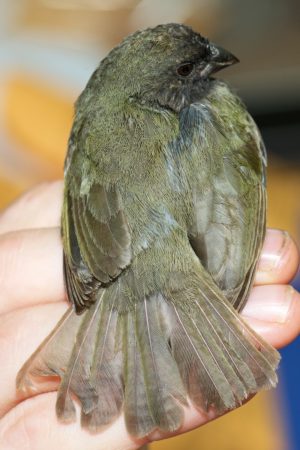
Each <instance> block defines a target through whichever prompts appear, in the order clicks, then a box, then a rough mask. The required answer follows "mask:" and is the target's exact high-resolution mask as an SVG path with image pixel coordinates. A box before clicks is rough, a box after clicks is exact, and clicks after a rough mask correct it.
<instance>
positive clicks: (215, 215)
mask: <svg viewBox="0 0 300 450" xmlns="http://www.w3.org/2000/svg"><path fill="white" fill-rule="evenodd" d="M241 133H242V134H241V139H230V137H229V139H228V138H226V133H224V134H223V138H222V136H221V135H220V136H221V137H220V140H219V142H220V145H223V146H224V145H225V146H226V145H227V146H228V151H222V152H220V153H219V155H220V154H221V155H222V156H221V157H220V159H221V160H218V161H217V163H216V166H217V168H215V172H214V176H213V177H212V179H211V180H210V184H209V188H208V189H206V190H204V191H203V189H202V187H201V185H199V186H197V185H196V186H194V188H193V189H194V190H193V198H194V200H193V201H194V208H195V214H194V220H193V221H192V224H191V226H190V229H189V238H190V243H191V245H192V247H193V249H194V251H195V253H196V254H197V255H198V257H199V258H200V260H201V262H202V264H203V265H204V266H205V268H206V269H207V270H208V271H209V272H210V274H211V275H212V276H213V278H214V280H215V282H216V283H217V285H218V286H219V287H220V288H221V289H222V290H223V292H224V293H225V295H226V297H227V298H228V300H229V301H230V302H231V303H232V304H233V305H234V307H235V308H236V309H238V310H240V309H241V308H242V307H243V305H244V303H245V301H246V300H247V295H248V293H249V289H250V287H251V285H252V281H253V277H254V273H255V268H256V263H257V260H258V257H259V252H260V250H261V246H262V243H263V239H264V235H265V216H266V190H265V185H264V178H265V175H264V172H265V165H266V158H265V150H264V146H263V143H262V140H261V137H260V134H259V132H258V130H257V127H256V125H255V123H254V121H253V120H252V118H251V117H250V116H248V115H245V125H244V127H243V130H242V131H241ZM226 141H227V144H226ZM233 142H235V144H233V145H236V143H237V142H239V145H237V146H236V148H230V145H231V143H233ZM199 145H200V144H199Z"/></svg>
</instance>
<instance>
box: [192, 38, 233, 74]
mask: <svg viewBox="0 0 300 450" xmlns="http://www.w3.org/2000/svg"><path fill="white" fill-rule="evenodd" d="M238 62H239V60H238V58H236V57H235V56H234V55H233V54H232V53H230V52H228V51H227V50H225V49H224V48H222V47H218V46H217V45H215V44H210V56H209V57H208V59H207V62H206V64H205V66H204V67H203V69H202V70H201V76H203V77H208V76H210V75H212V74H213V73H215V72H218V71H219V70H221V69H224V68H225V67H228V66H232V65H233V64H236V63H238Z"/></svg>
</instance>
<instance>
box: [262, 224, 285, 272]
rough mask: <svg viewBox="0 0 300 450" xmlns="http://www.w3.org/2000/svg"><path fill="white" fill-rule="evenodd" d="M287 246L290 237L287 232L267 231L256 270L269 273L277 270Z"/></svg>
mask: <svg viewBox="0 0 300 450" xmlns="http://www.w3.org/2000/svg"><path fill="white" fill-rule="evenodd" d="M289 245H290V236H289V233H288V232H287V231H282V230H275V229H269V230H268V232H267V234H266V238H265V242H264V245H263V249H262V252H261V257H260V260H259V263H258V270H259V271H261V272H270V271H274V270H276V269H278V268H279V266H280V265H281V262H282V260H283V259H284V255H285V253H286V252H287V249H288V247H289Z"/></svg>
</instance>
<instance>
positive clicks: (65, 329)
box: [16, 307, 83, 393]
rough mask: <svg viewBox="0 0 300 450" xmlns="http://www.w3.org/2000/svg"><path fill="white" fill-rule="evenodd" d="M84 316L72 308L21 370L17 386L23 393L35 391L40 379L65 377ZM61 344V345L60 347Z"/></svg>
mask: <svg viewBox="0 0 300 450" xmlns="http://www.w3.org/2000/svg"><path fill="white" fill-rule="evenodd" d="M82 321H83V316H78V315H76V314H75V313H74V311H73V308H72V307H70V308H69V309H68V310H67V311H66V312H65V314H64V315H63V316H62V318H61V319H60V321H59V322H58V324H57V325H56V327H55V328H54V329H53V331H52V332H51V333H50V334H49V336H47V338H46V339H45V340H44V341H43V342H42V343H41V345H40V346H39V347H38V348H37V349H36V351H35V352H34V353H33V354H32V355H31V357H30V358H29V359H28V360H27V361H26V362H25V364H24V365H23V367H22V368H21V369H20V371H19V373H18V375H17V380H16V386H17V389H18V390H20V391H23V392H24V393H25V392H26V391H34V390H37V388H38V386H39V384H40V383H39V381H41V382H43V384H44V383H45V382H44V380H39V377H42V376H43V377H52V376H56V377H63V375H64V373H65V371H66V370H67V366H68V361H69V358H70V355H71V352H72V348H73V344H74V342H75V340H76V335H77V332H78V328H79V327H80V325H81V323H82ZM58 343H59V345H58Z"/></svg>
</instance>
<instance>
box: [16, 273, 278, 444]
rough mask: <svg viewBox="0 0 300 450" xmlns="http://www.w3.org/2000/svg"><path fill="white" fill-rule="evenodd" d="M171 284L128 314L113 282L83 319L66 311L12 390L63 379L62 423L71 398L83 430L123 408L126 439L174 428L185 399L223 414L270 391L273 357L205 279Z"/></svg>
mask: <svg viewBox="0 0 300 450" xmlns="http://www.w3.org/2000/svg"><path fill="white" fill-rule="evenodd" d="M170 284H171V286H172V288H169V289H168V290H166V291H165V292H164V291H162V292H160V293H157V294H153V295H151V296H148V297H145V298H143V299H140V300H138V301H136V303H134V302H131V303H130V306H128V307H126V305H129V301H127V299H126V298H125V297H126V290H124V289H121V287H120V289H119V288H116V285H114V286H111V287H108V288H107V289H104V290H101V291H100V292H99V299H98V301H97V302H96V303H95V304H93V305H92V306H91V308H90V309H89V310H87V311H85V312H84V313H83V314H82V315H80V316H77V315H76V314H75V312H74V311H73V310H72V308H70V309H69V310H68V311H67V312H66V314H65V315H64V317H63V318H62V319H61V321H60V322H59V324H58V325H57V326H56V328H55V330H54V331H53V332H52V333H51V334H50V335H49V337H48V338H47V339H46V340H45V341H44V343H43V344H42V345H41V346H40V347H39V349H38V350H37V351H36V352H35V353H34V354H33V356H32V357H31V358H30V359H29V360H28V362H27V363H25V365H24V366H23V368H22V369H21V371H20V372H19V375H18V379H17V385H18V387H19V388H25V387H26V386H28V387H30V388H33V387H34V383H35V381H36V379H37V376H41V375H45V376H49V375H50V376H51V375H56V376H59V377H60V378H61V385H60V387H59V391H58V398H57V407H56V410H57V415H58V417H59V418H60V419H62V420H64V421H70V420H73V419H74V418H75V408H74V404H73V397H74V396H75V397H77V399H78V400H79V401H80V403H81V423H82V426H83V427H85V428H88V429H90V430H92V431H95V430H99V429H100V428H101V427H103V426H104V425H106V424H109V423H111V422H112V421H113V420H114V419H115V418H116V417H117V416H118V415H119V414H120V413H121V411H122V410H123V411H124V414H125V421H126V426H127V429H128V431H129V433H130V434H131V435H133V436H137V437H143V436H145V435H148V434H149V433H151V432H152V431H153V430H155V429H160V430H163V431H174V430H176V429H178V428H179V427H180V425H181V424H182V420H183V408H182V405H187V402H188V399H190V400H191V402H192V403H193V404H194V405H195V406H196V407H197V408H198V409H199V410H201V411H202V412H204V413H205V412H207V411H209V410H210V409H213V410H214V411H215V413H216V414H220V413H222V412H224V411H226V410H229V409H232V408H234V407H236V406H238V405H240V404H241V403H242V401H243V400H244V399H246V398H247V397H248V396H249V395H251V394H253V393H255V392H257V391H258V390H260V389H265V388H268V387H270V386H274V385H275V384H276V381H277V377H276V373H275V369H276V367H277V365H278V362H279V355H278V353H277V352H276V350H274V349H273V348H272V347H270V346H269V345H268V344H267V343H266V342H264V341H263V339H262V338H260V337H259V336H257V335H256V334H255V333H254V332H253V331H252V330H251V329H250V328H249V327H248V326H247V325H246V324H245V322H244V321H243V320H242V319H241V318H240V317H239V315H238V313H237V312H236V311H235V310H234V309H233V307H232V306H231V305H230V303H229V302H227V301H226V299H225V298H224V296H223V294H222V292H221V291H219V290H218V289H217V287H216V286H215V285H213V284H212V283H210V282H209V279H208V278H207V277H206V276H205V275H204V276H202V274H200V275H199V274H190V275H189V276H187V278H186V279H185V278H184V279H183V280H182V279H180V280H178V282H177V284H176V283H175V282H173V281H172V282H171V283H170ZM120 285H121V284H120ZM124 296H125V297H124Z"/></svg>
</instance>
